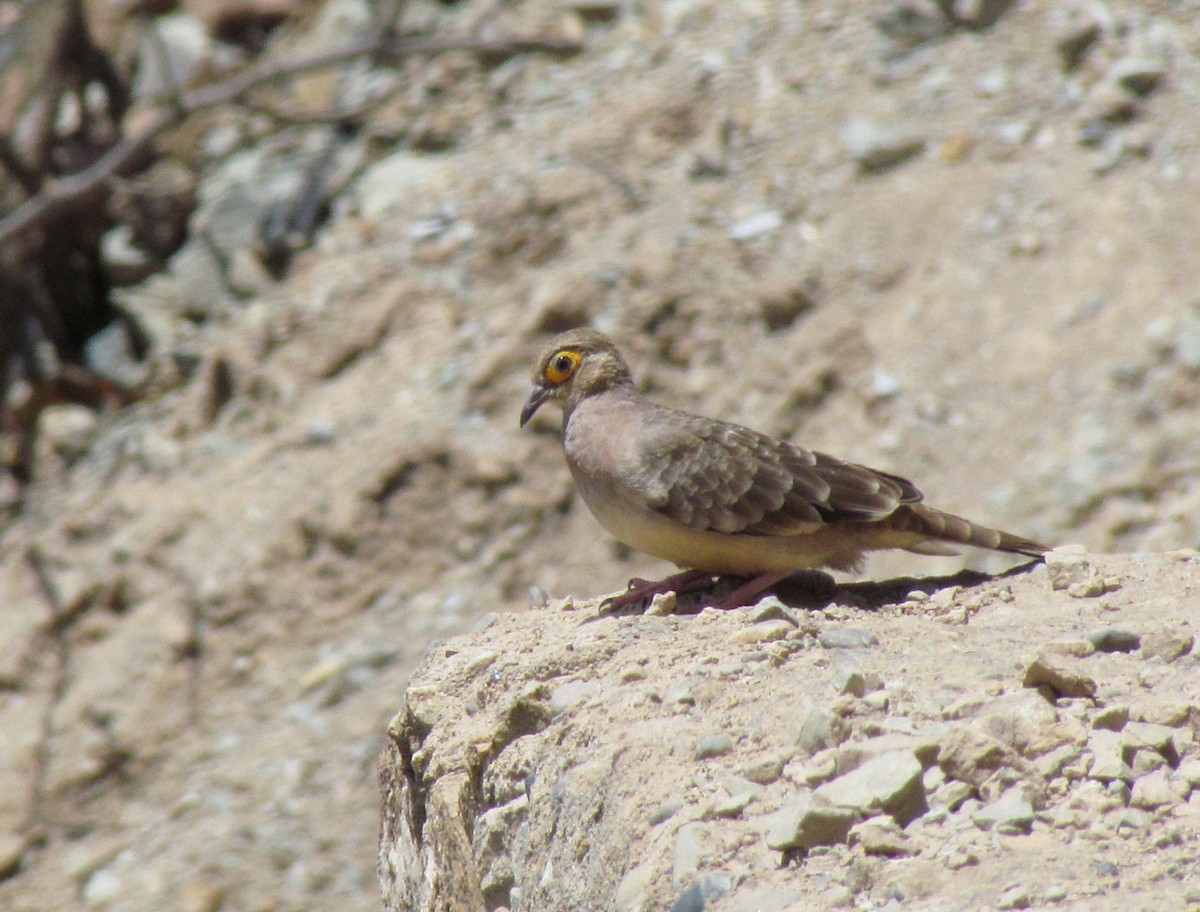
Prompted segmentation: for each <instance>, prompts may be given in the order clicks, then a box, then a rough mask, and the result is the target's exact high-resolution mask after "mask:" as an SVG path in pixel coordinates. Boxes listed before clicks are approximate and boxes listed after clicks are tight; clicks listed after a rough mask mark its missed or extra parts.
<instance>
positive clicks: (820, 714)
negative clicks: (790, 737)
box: [796, 706, 849, 756]
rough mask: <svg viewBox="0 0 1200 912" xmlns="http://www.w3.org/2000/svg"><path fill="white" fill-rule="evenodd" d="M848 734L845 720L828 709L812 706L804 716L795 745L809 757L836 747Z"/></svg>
mask: <svg viewBox="0 0 1200 912" xmlns="http://www.w3.org/2000/svg"><path fill="white" fill-rule="evenodd" d="M848 734H849V729H848V727H847V725H846V720H845V719H843V718H842V717H841V716H839V715H837V714H836V713H832V712H830V711H829V710H828V709H823V708H821V707H819V706H813V707H810V708H809V710H808V712H807V713H805V715H804V721H803V722H802V723H801V724H800V735H799V737H798V738H797V739H796V743H797V744H798V745H799V746H800V748H801V750H803V751H804V752H805V753H807V754H809V755H810V756H811V755H812V754H815V753H817V752H818V751H822V750H826V749H828V748H831V747H837V746H838V745H839V744H841V743H842V742H843V741H845V740H846V736H847V735H848Z"/></svg>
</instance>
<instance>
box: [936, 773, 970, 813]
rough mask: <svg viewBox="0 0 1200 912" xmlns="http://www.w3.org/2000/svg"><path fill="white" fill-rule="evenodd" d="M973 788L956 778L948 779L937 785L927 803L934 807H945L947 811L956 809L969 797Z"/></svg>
mask: <svg viewBox="0 0 1200 912" xmlns="http://www.w3.org/2000/svg"><path fill="white" fill-rule="evenodd" d="M973 794H975V790H974V789H973V788H971V786H969V785H967V783H965V782H960V781H959V780H957V779H948V780H947V781H945V782H943V783H942V784H941V785H939V786H938V787H937V790H936V791H935V792H934V793H933V794H932V795H930V796H929V804H930V806H931V807H935V808H945V809H946V810H948V811H957V810H958V809H959V807H961V806H962V803H963V802H964V801H966V800H967V799H969V798H970V797H971V796H972V795H973Z"/></svg>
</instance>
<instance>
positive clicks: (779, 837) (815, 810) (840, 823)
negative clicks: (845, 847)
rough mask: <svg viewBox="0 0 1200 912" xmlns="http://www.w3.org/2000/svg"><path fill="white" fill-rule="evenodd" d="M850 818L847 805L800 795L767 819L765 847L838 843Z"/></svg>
mask: <svg viewBox="0 0 1200 912" xmlns="http://www.w3.org/2000/svg"><path fill="white" fill-rule="evenodd" d="M854 821H855V814H854V812H853V811H851V810H849V809H847V808H839V807H830V806H828V805H824V804H822V803H819V802H818V801H817V800H816V798H815V796H814V795H800V796H798V797H796V798H793V799H792V800H791V801H789V802H787V803H786V804H785V805H784V806H783V807H781V808H780V809H779V810H778V811H776V812H775V813H774V814H772V815H771V816H770V817H769V818H768V821H767V835H766V839H767V846H768V847H769V848H772V849H780V850H786V849H811V848H813V847H815V846H822V845H840V844H841V843H843V842H845V841H846V837H847V835H848V834H849V833H850V827H851V826H852V825H853V824H854Z"/></svg>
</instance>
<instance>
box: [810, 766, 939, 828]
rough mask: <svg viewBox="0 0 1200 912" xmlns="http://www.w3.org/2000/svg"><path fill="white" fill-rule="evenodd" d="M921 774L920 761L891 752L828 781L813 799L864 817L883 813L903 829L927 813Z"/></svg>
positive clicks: (922, 771) (927, 808)
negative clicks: (849, 809)
mask: <svg viewBox="0 0 1200 912" xmlns="http://www.w3.org/2000/svg"><path fill="white" fill-rule="evenodd" d="M923 773H924V769H923V768H922V767H921V763H920V761H919V760H917V758H916V757H915V756H914V755H913V754H912V753H911V752H910V751H894V752H892V753H888V754H881V755H880V756H878V757H873V758H872V759H870V760H868V761H867V762H866V763H864V764H863V765H862V766H860V767H858V769H855V770H853V771H851V772H849V773H847V774H846V775H844V776H839V777H838V778H837V779H834V780H833V781H832V782H827V783H826V784H825V785H822V786H821V787H820V788H818V789H817V790H816V792H815V793H814V797H815V798H817V799H822V800H825V801H828V802H829V803H830V804H832V805H836V806H838V807H847V808H853V809H854V810H855V811H857V812H858V814H859V815H860V816H863V817H866V816H870V815H871V814H874V813H877V812H878V811H880V810H883V811H886V812H887V813H888V814H890V815H891V816H892V817H894V818H895V819H896V821H897V822H898V823H899V824H900V825H901V826H904V825H906V824H908V823H909V822H910V821H912V820H915V819H916V818H917V817H920V816H921V815H922V814H924V813H925V812H926V811H927V810H929V805H928V803H927V802H926V800H925V786H924V784H923V783H922V774H923Z"/></svg>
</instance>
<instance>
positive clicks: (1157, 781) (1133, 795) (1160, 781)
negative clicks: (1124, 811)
mask: <svg viewBox="0 0 1200 912" xmlns="http://www.w3.org/2000/svg"><path fill="white" fill-rule="evenodd" d="M1182 788H1187V786H1186V784H1184V785H1183V786H1182ZM1182 788H1181V787H1180V786H1179V785H1177V784H1176V783H1175V782H1174V780H1173V779H1172V778H1171V775H1170V771H1169V770H1168V769H1167V768H1166V767H1165V766H1164V767H1162V768H1161V769H1158V770H1155V771H1154V772H1152V773H1150V774H1148V775H1145V776H1142V777H1141V778H1140V779H1138V780H1137V781H1136V782H1134V783H1133V788H1132V789H1131V790H1130V793H1129V804H1130V805H1131V806H1132V807H1135V808H1142V809H1143V810H1147V811H1152V810H1154V809H1155V808H1160V807H1164V806H1170V805H1176V804H1180V803H1182V802H1183V796H1182V795H1181V794H1180V792H1181V790H1182Z"/></svg>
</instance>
